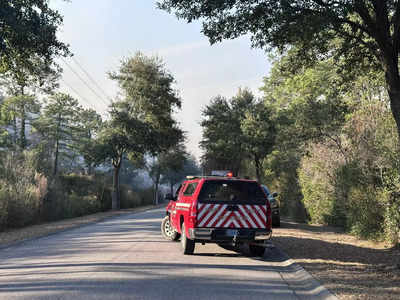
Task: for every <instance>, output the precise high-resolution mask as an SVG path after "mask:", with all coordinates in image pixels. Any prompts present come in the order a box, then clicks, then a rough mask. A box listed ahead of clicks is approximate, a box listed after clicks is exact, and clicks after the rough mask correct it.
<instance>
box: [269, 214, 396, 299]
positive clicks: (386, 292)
mask: <svg viewBox="0 0 400 300" xmlns="http://www.w3.org/2000/svg"><path fill="white" fill-rule="evenodd" d="M273 243H274V244H275V245H277V246H278V247H279V248H281V249H282V250H283V251H285V252H286V253H287V254H288V255H289V256H290V257H291V258H292V259H293V260H294V261H296V262H297V263H299V264H300V265H302V266H303V267H304V268H305V269H306V270H307V271H308V272H310V273H311V274H312V275H313V276H314V277H315V278H316V279H317V280H319V281H320V282H321V283H322V284H323V285H324V286H325V287H326V288H327V289H329V290H330V291H331V292H332V293H334V294H336V296H338V297H339V298H340V299H400V249H399V248H397V249H385V247H384V244H383V243H374V242H369V241H361V240H358V239H356V238H354V237H353V236H350V235H348V234H344V233H343V232H342V231H341V230H340V229H338V228H333V227H329V226H312V225H307V224H299V223H295V222H289V221H286V222H282V227H281V228H275V229H274V235H273Z"/></svg>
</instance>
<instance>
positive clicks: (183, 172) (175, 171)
mask: <svg viewBox="0 0 400 300" xmlns="http://www.w3.org/2000/svg"><path fill="white" fill-rule="evenodd" d="M181 154H182V153H179V152H178V153H176V155H177V156H178V157H177V158H175V159H171V160H170V161H169V163H167V168H166V171H165V173H164V174H163V177H162V179H161V183H165V184H168V185H169V188H170V193H171V195H172V194H173V190H174V186H175V185H177V184H178V183H179V182H181V181H182V180H183V179H185V177H186V176H188V175H198V174H201V170H200V168H199V166H198V165H197V162H196V158H195V157H194V156H192V155H190V154H186V155H185V156H183V157H182V156H181ZM174 156H175V154H172V155H171V157H174ZM179 157H180V158H179ZM182 162H183V165H181V164H182Z"/></svg>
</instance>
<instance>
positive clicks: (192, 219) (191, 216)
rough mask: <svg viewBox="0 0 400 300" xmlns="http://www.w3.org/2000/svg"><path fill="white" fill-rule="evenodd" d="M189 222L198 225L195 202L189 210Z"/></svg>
mask: <svg viewBox="0 0 400 300" xmlns="http://www.w3.org/2000/svg"><path fill="white" fill-rule="evenodd" d="M189 222H190V223H192V224H193V226H196V222H197V204H196V203H195V202H193V204H192V205H191V206H190V210H189Z"/></svg>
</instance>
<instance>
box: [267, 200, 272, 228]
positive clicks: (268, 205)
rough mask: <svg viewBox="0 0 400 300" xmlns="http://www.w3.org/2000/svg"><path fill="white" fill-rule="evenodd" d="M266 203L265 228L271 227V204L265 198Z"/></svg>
mask: <svg viewBox="0 0 400 300" xmlns="http://www.w3.org/2000/svg"><path fill="white" fill-rule="evenodd" d="M266 204H267V215H266V218H267V220H266V221H267V228H269V229H271V227H272V210H271V205H270V203H269V201H268V200H267V203H266Z"/></svg>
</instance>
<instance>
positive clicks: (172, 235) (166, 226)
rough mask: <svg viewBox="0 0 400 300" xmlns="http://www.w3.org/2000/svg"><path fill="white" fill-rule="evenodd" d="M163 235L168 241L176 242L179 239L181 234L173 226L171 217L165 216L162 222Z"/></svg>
mask: <svg viewBox="0 0 400 300" xmlns="http://www.w3.org/2000/svg"><path fill="white" fill-rule="evenodd" d="M161 233H162V236H163V237H164V238H165V239H167V240H170V241H176V240H178V239H179V233H178V232H176V230H175V229H174V228H173V227H172V226H171V221H170V220H169V216H165V217H164V219H163V220H162V222H161Z"/></svg>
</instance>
